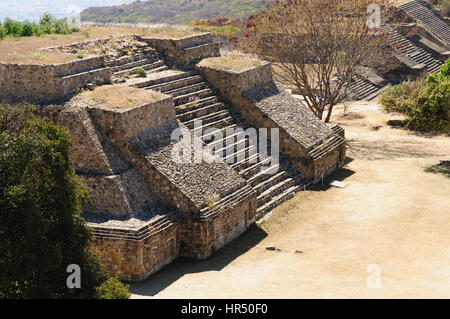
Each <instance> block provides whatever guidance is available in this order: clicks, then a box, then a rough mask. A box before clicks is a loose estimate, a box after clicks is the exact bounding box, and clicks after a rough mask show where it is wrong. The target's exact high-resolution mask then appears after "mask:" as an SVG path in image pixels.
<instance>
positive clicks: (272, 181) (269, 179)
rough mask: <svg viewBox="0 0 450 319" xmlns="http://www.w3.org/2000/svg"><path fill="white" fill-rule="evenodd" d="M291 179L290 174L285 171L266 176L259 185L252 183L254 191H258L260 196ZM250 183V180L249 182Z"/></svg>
mask: <svg viewBox="0 0 450 319" xmlns="http://www.w3.org/2000/svg"><path fill="white" fill-rule="evenodd" d="M287 178H289V176H288V174H287V172H286V171H284V170H281V171H280V170H279V171H278V172H275V173H273V174H272V175H264V177H263V179H261V181H259V182H258V183H250V184H251V186H252V187H253V189H254V190H255V191H256V193H257V194H258V195H260V194H262V193H263V192H265V191H266V190H268V189H269V188H271V187H272V186H273V185H276V184H278V183H280V182H281V181H282V180H285V179H287ZM249 182H250V180H249Z"/></svg>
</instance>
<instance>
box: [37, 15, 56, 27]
mask: <svg viewBox="0 0 450 319" xmlns="http://www.w3.org/2000/svg"><path fill="white" fill-rule="evenodd" d="M55 21H56V19H55V17H54V16H52V15H51V14H50V13H48V12H45V13H44V14H43V15H42V16H41V18H40V19H39V24H40V25H52V24H53V23H55Z"/></svg>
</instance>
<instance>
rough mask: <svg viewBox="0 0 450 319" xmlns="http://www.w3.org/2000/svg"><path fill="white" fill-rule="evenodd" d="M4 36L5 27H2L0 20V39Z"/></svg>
mask: <svg viewBox="0 0 450 319" xmlns="http://www.w3.org/2000/svg"><path fill="white" fill-rule="evenodd" d="M5 36H6V32H5V29H4V28H3V24H2V23H1V22H0V40H2V39H4V38H5Z"/></svg>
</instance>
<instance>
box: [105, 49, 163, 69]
mask: <svg viewBox="0 0 450 319" xmlns="http://www.w3.org/2000/svg"><path fill="white" fill-rule="evenodd" d="M155 53H156V51H155V50H154V49H151V50H150V51H148V52H147V53H146V52H143V53H139V54H134V55H131V56H123V57H120V58H118V59H114V60H110V61H107V62H105V65H106V66H108V67H117V66H121V65H125V64H128V63H132V62H135V61H139V60H145V59H149V58H153V57H154V54H155Z"/></svg>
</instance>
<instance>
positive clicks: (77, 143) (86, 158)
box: [44, 108, 113, 175]
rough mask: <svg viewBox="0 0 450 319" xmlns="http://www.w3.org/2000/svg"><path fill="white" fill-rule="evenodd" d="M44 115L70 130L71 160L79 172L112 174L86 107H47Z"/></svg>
mask: <svg viewBox="0 0 450 319" xmlns="http://www.w3.org/2000/svg"><path fill="white" fill-rule="evenodd" d="M44 115H45V116H47V117H49V118H50V119H51V120H52V121H53V122H54V123H55V124H58V125H61V126H64V127H66V128H67V130H68V134H69V138H70V140H71V142H72V147H71V150H70V160H71V162H72V163H73V165H74V167H75V170H76V171H77V173H79V174H91V175H92V174H93V175H112V174H113V169H112V167H111V166H110V164H109V162H108V158H107V156H106V154H105V152H104V150H103V147H102V144H101V142H100V140H99V136H98V134H97V132H96V130H95V128H94V126H93V123H92V122H91V119H90V117H89V113H88V112H87V110H86V109H85V108H65V109H59V108H45V109H44Z"/></svg>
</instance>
